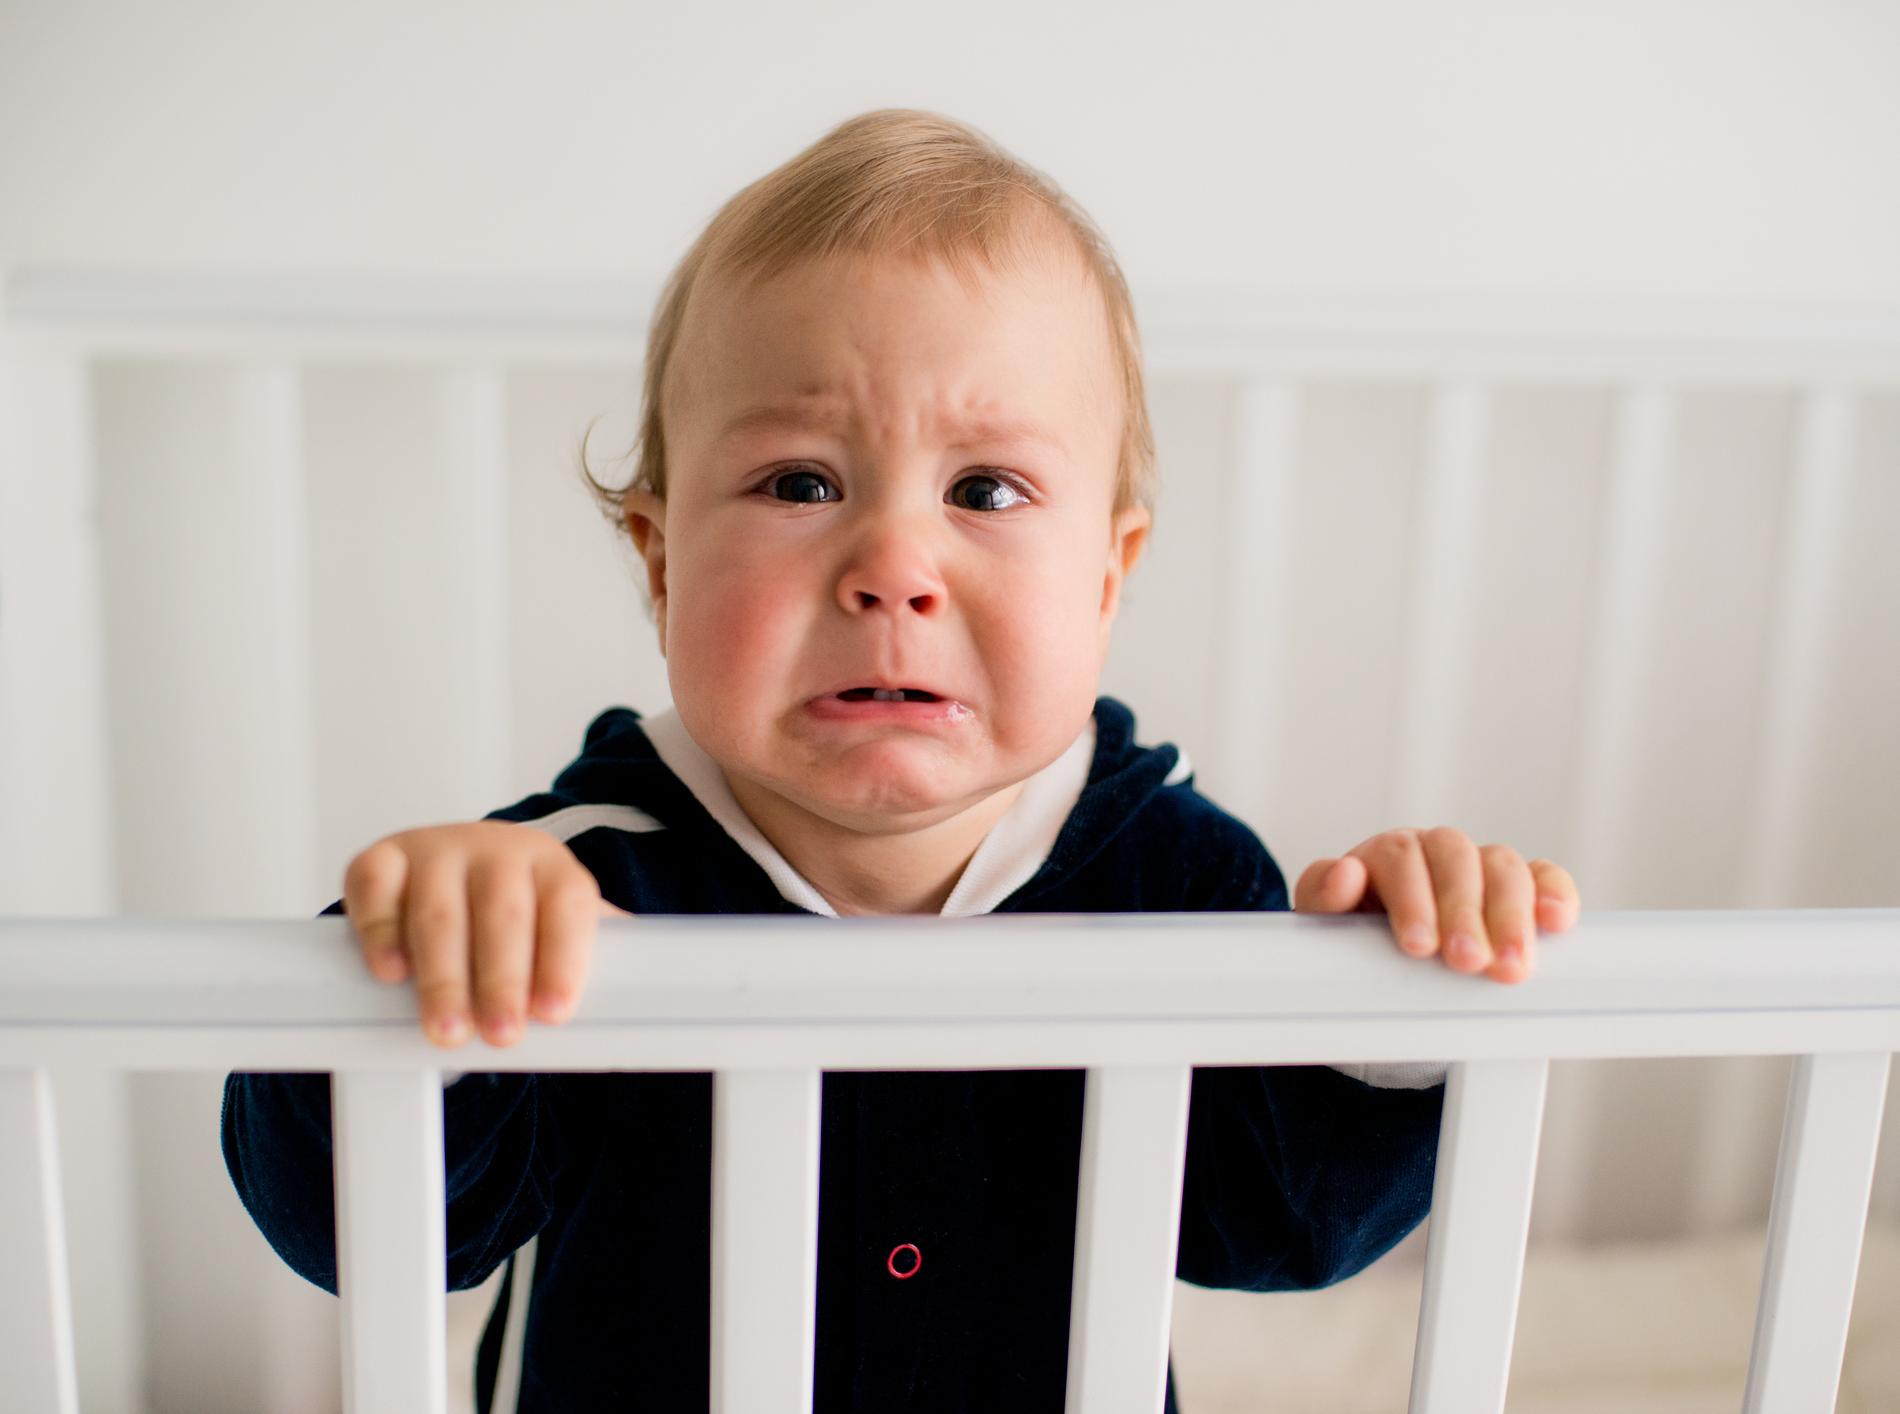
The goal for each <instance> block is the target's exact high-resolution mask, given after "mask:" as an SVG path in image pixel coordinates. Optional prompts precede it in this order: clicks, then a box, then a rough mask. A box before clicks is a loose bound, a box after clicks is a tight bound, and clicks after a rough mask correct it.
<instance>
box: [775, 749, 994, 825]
mask: <svg viewBox="0 0 1900 1414" xmlns="http://www.w3.org/2000/svg"><path fill="white" fill-rule="evenodd" d="M932 755H933V754H932V753H924V755H923V759H916V758H915V757H910V754H909V753H904V752H900V751H891V752H861V753H853V754H852V757H851V758H846V759H844V760H834V761H830V762H826V763H824V764H821V765H816V766H813V767H811V768H809V769H802V770H794V771H791V772H789V773H788V772H785V771H784V770H783V769H781V770H778V771H772V772H763V771H762V772H758V773H756V774H755V773H751V772H747V773H746V774H747V775H749V776H750V777H751V779H752V780H753V781H754V782H755V783H756V784H757V785H759V786H763V787H764V788H766V789H767V790H770V791H772V792H773V793H774V794H775V795H777V796H779V797H780V798H781V799H783V800H785V801H787V802H789V803H790V804H792V805H795V806H797V807H798V808H799V809H801V810H803V811H805V812H806V813H807V814H811V815H815V816H817V817H819V818H820V819H822V820H825V821H827V822H828V823H830V824H833V825H836V826H837V827H839V828H840V829H845V830H852V831H855V832H857V833H859V834H869V835H895V834H909V833H911V832H913V831H916V830H927V829H929V828H931V827H932V826H934V825H940V824H942V823H943V822H944V821H946V820H951V819H955V818H956V817H957V816H959V815H963V814H965V813H967V812H968V811H971V810H975V809H980V808H981V807H982V806H983V805H984V804H985V803H986V802H990V801H993V800H994V798H995V797H996V796H997V795H998V794H1000V793H1002V792H1007V791H1010V790H1011V789H1012V788H1013V787H1014V786H1016V785H1017V784H1018V780H1019V778H1014V777H1007V778H1005V779H1000V780H999V779H992V778H991V777H990V776H989V775H988V774H987V773H983V772H979V771H978V770H976V769H975V767H974V764H973V763H970V762H968V761H947V760H944V759H941V758H937V759H931V757H932ZM907 757H910V759H906V758H907ZM853 758H855V759H853ZM781 765H782V763H781ZM743 769H744V768H743V767H741V770H743ZM1023 774H1024V775H1027V774H1028V773H1027V772H1024V773H1023Z"/></svg>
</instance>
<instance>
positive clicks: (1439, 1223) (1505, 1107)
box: [1410, 1060, 1550, 1414]
mask: <svg viewBox="0 0 1900 1414" xmlns="http://www.w3.org/2000/svg"><path fill="white" fill-rule="evenodd" d="M1549 1069H1550V1063H1549V1062H1548V1061H1543V1060H1501V1061H1466V1062H1460V1063H1458V1064H1455V1065H1453V1066H1451V1068H1450V1073H1449V1075H1448V1076H1447V1079H1446V1086H1445V1113H1444V1119H1443V1121H1442V1123H1441V1125H1440V1128H1439V1139H1438V1167H1437V1172H1436V1174H1435V1175H1434V1177H1433V1182H1432V1218H1431V1233H1430V1238H1429V1240H1428V1242H1427V1244H1426V1248H1425V1287H1424V1297H1423V1301H1422V1304H1421V1305H1420V1308H1419V1315H1418V1345H1417V1348H1416V1350H1415V1352H1414V1354H1413V1356H1412V1402H1411V1405H1410V1409H1411V1414H1481V1412H1482V1411H1485V1410H1496V1411H1501V1410H1502V1409H1503V1408H1504V1387H1505V1383H1506V1381H1507V1380H1508V1379H1509V1376H1510V1373H1511V1344H1512V1341H1513V1339H1514V1338H1515V1336H1516V1332H1517V1298H1518V1291H1519V1288H1520V1287H1521V1286H1522V1284H1523V1277H1524V1243H1525V1239H1526V1237H1527V1236H1528V1235H1529V1232H1530V1220H1531V1188H1532V1184H1533V1182H1534V1180H1535V1178H1536V1174H1537V1143H1538V1139H1539V1136H1540V1134H1541V1131H1542V1129H1543V1123H1544V1083H1545V1079H1546V1076H1547V1075H1548V1072H1549Z"/></svg>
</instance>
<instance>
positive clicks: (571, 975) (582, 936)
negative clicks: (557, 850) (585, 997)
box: [528, 861, 620, 1023]
mask: <svg viewBox="0 0 1900 1414" xmlns="http://www.w3.org/2000/svg"><path fill="white" fill-rule="evenodd" d="M535 875H536V885H537V888H538V889H539V898H540V906H539V908H538V909H537V910H536V914H535V943H534V991H533V994H532V998H531V1000H530V1001H529V1003H528V1009H529V1010H530V1011H531V1012H533V1014H534V1015H535V1016H536V1017H537V1018H538V1019H540V1020H542V1021H546V1022H552V1023H559V1022H563V1021H566V1020H567V1019H568V1017H570V1016H571V1015H573V1013H574V1007H575V1006H576V1004H577V1003H579V1001H580V997H581V990H582V989H583V988H584V987H585V986H586V985H587V969H588V964H589V963H590V962H591V960H592V958H593V951H594V935H595V932H596V931H597V930H598V928H599V925H600V919H601V917H602V916H603V915H604V914H605V912H606V910H607V908H608V907H610V905H607V904H606V902H605V900H603V899H602V898H601V896H600V886H599V885H598V884H596V883H595V882H594V876H593V875H591V874H589V873H588V872H587V871H586V870H585V869H581V868H577V867H576V866H575V865H574V864H573V863H572V862H571V861H570V862H553V861H550V862H546V863H540V864H537V866H536V870H535ZM613 911H614V912H615V913H618V912H619V911H620V910H619V909H614V910H613Z"/></svg>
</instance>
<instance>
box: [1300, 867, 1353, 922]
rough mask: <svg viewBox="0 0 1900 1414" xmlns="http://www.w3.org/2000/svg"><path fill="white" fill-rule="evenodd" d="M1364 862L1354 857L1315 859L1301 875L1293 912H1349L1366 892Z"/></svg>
mask: <svg viewBox="0 0 1900 1414" xmlns="http://www.w3.org/2000/svg"><path fill="white" fill-rule="evenodd" d="M1366 878H1367V875H1366V866H1365V861H1364V860H1361V859H1358V858H1356V857H1355V856H1353V855H1350V854H1349V855H1347V856H1346V857H1345V858H1344V859H1315V860H1314V861H1313V862H1312V863H1311V864H1309V865H1307V866H1306V869H1305V870H1304V871H1303V872H1302V873H1301V874H1300V882H1299V884H1298V886H1297V887H1296V888H1295V889H1294V890H1293V899H1294V904H1293V907H1294V910H1295V911H1296V912H1299V913H1350V912H1351V911H1352V910H1353V909H1354V908H1356V907H1358V905H1359V900H1360V899H1362V898H1364V897H1365V893H1366Z"/></svg>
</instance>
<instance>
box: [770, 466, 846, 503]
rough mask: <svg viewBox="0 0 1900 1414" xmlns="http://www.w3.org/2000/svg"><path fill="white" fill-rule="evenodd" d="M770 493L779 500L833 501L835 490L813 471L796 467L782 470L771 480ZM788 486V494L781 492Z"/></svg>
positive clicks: (835, 495) (835, 497)
mask: <svg viewBox="0 0 1900 1414" xmlns="http://www.w3.org/2000/svg"><path fill="white" fill-rule="evenodd" d="M770 484H771V489H772V494H773V495H774V496H775V497H777V498H778V499H779V500H781V501H801V502H813V501H835V500H837V499H838V495H837V490H836V488H835V487H833V486H832V484H831V483H830V482H829V481H827V480H825V478H824V477H822V476H820V475H819V474H818V473H817V472H815V471H806V470H804V469H803V468H798V469H795V470H792V471H782V472H780V473H779V474H778V475H777V476H775V477H773V478H772V480H771V483H770ZM785 488H790V491H789V494H781V493H782V492H784V491H785Z"/></svg>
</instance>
